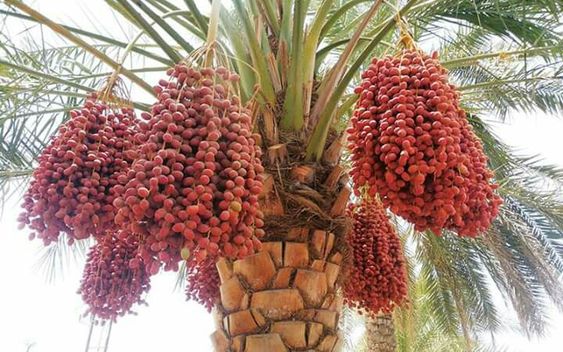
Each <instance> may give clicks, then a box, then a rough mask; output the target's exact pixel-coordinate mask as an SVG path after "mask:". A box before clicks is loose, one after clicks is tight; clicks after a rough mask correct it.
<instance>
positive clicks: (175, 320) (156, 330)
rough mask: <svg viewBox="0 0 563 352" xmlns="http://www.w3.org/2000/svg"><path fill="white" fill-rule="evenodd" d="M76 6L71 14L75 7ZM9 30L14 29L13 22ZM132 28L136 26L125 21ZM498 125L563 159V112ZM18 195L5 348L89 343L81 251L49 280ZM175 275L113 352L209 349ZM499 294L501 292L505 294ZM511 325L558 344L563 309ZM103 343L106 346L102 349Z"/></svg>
mask: <svg viewBox="0 0 563 352" xmlns="http://www.w3.org/2000/svg"><path fill="white" fill-rule="evenodd" d="M26 3H28V4H30V5H32V6H34V7H35V8H38V9H40V10H41V12H42V13H43V14H45V15H47V16H48V17H51V18H53V19H56V20H60V21H62V22H64V23H79V24H80V26H81V27H86V28H89V29H91V28H92V27H96V26H97V25H96V23H99V22H98V21H100V20H102V19H103V21H104V22H103V27H104V28H110V30H112V29H115V30H119V31H121V30H122V29H121V28H122V27H123V28H125V27H126V26H124V25H123V24H122V26H121V27H120V26H119V25H118V24H116V23H115V18H114V17H112V16H111V15H110V12H109V10H108V9H107V6H106V5H105V4H104V2H103V1H102V0H96V1H86V0H57V1H47V0H36V1H29V0H28V1H26ZM70 14H72V16H71V15H70ZM11 30H14V29H13V28H11ZM125 32H126V34H127V35H129V36H132V34H133V33H134V31H131V30H128V29H126V28H125ZM492 123H493V126H494V129H495V131H496V133H497V134H498V135H499V136H500V137H501V139H502V140H504V141H505V142H506V143H508V144H509V145H511V146H513V147H515V148H517V149H518V151H520V152H521V153H522V154H524V155H526V154H527V155H529V154H539V155H541V156H542V157H543V159H544V160H545V161H546V162H547V163H550V164H555V165H559V166H561V167H563V153H562V152H561V151H562V150H563V138H562V137H561V135H562V132H563V117H562V116H558V117H556V116H545V115H543V114H536V113H518V114H512V115H511V116H510V117H509V119H508V120H507V122H506V123H499V122H492ZM18 203H19V199H12V200H11V201H10V202H9V203H8V204H4V212H3V214H2V217H1V218H0V278H1V279H2V285H1V286H0V351H1V352H20V351H22V352H23V351H27V348H28V347H29V351H31V352H76V351H84V349H85V345H86V339H87V335H88V331H89V327H90V322H89V320H88V319H84V318H81V315H82V313H84V312H85V310H86V308H85V306H84V304H83V303H82V301H81V298H80V295H78V294H77V293H76V291H77V289H78V287H79V284H80V277H81V271H82V267H83V263H84V260H83V258H78V259H76V260H72V259H71V260H69V261H68V262H65V263H64V268H65V269H64V270H63V273H59V275H57V277H56V278H55V279H53V280H48V276H47V275H46V273H45V270H44V269H45V266H44V265H43V266H42V265H40V263H39V262H40V257H41V254H42V248H41V244H40V243H39V242H38V241H33V242H30V241H29V240H28V239H27V235H26V233H25V231H19V230H17V228H16V222H15V219H16V217H17V215H18V213H19V211H20V210H19V206H18ZM176 277H177V275H176V274H174V273H165V274H159V275H158V276H156V277H154V278H153V280H152V288H151V291H150V293H149V294H148V296H147V299H146V300H147V302H148V304H149V306H148V307H145V306H142V307H139V308H138V309H136V311H137V312H138V315H136V316H135V315H132V316H126V317H124V318H122V319H120V320H119V321H118V323H116V324H114V325H113V327H112V333H111V340H110V344H109V350H108V351H110V352H121V351H136V352H148V351H151V352H152V351H155V350H156V351H180V350H182V351H194V352H200V351H201V352H205V351H211V344H210V342H209V341H210V340H209V334H211V333H212V332H213V330H214V328H213V321H212V318H211V315H210V314H208V313H207V311H206V310H205V309H204V308H202V307H200V306H199V305H197V304H195V303H192V302H186V300H185V296H184V293H183V290H182V289H180V290H175V283H176ZM499 299H500V297H499ZM505 324H506V327H507V331H506V332H504V333H501V334H499V335H497V336H496V338H495V341H496V343H497V344H498V346H504V347H507V348H508V351H511V352H532V351H534V352H536V351H542V352H560V351H561V346H563V315H562V314H560V313H558V312H557V311H556V310H555V309H552V321H551V328H550V329H548V331H547V333H546V336H544V337H542V338H539V339H538V338H536V339H532V340H527V339H526V338H525V337H524V336H522V335H519V334H518V333H515V332H513V331H510V327H513V326H514V325H515V324H516V321H515V319H514V316H513V315H512V314H510V312H507V315H506V319H505ZM105 333H106V331H104V328H102V327H96V328H95V329H94V331H93V334H92V340H91V349H90V350H89V351H98V349H97V347H98V346H102V345H103V339H104V338H105V336H106V334H105ZM99 351H102V349H99Z"/></svg>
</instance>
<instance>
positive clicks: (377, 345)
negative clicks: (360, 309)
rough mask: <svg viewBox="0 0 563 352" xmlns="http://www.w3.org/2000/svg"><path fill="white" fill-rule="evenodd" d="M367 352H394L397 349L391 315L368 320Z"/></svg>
mask: <svg viewBox="0 0 563 352" xmlns="http://www.w3.org/2000/svg"><path fill="white" fill-rule="evenodd" d="M366 342H367V346H368V348H367V352H394V351H395V349H396V348H397V342H396V340H395V326H394V324H393V316H392V315H391V314H381V315H379V316H377V317H376V318H367V319H366Z"/></svg>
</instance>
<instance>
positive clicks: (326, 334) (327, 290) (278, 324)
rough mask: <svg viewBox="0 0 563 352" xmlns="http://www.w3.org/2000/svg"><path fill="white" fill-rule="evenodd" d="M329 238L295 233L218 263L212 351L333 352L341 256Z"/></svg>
mask: <svg viewBox="0 0 563 352" xmlns="http://www.w3.org/2000/svg"><path fill="white" fill-rule="evenodd" d="M334 239H335V238H334V234H333V233H330V232H326V231H323V230H317V229H307V228H294V229H292V230H290V231H289V233H288V234H287V236H285V240H284V241H272V242H264V248H263V250H262V251H261V252H260V253H257V254H254V255H251V256H249V257H247V258H245V259H242V260H237V261H235V262H233V263H230V262H228V261H227V260H224V259H223V260H221V261H220V262H219V263H218V265H217V267H218V269H219V273H220V277H221V302H222V306H221V307H220V308H219V310H220V312H219V313H218V314H219V316H220V320H218V321H219V322H220V326H219V327H218V330H217V331H216V332H215V333H214V334H213V336H212V339H213V342H214V346H215V351H217V352H227V351H232V352H243V351H244V352H265V351H271V352H276V351H287V352H289V351H326V352H330V351H338V350H339V347H338V346H339V342H340V339H339V338H338V336H337V331H336V329H337V325H338V319H339V315H340V310H341V306H342V302H341V300H340V298H339V297H338V296H337V294H336V279H337V277H338V275H339V273H340V264H341V262H342V254H341V253H339V252H338V251H337V250H336V249H335V248H334Z"/></svg>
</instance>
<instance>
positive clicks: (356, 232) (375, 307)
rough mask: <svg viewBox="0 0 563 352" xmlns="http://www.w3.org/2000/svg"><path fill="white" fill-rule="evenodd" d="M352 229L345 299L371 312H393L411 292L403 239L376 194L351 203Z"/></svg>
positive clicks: (349, 241)
mask: <svg viewBox="0 0 563 352" xmlns="http://www.w3.org/2000/svg"><path fill="white" fill-rule="evenodd" d="M348 213H349V216H350V217H351V218H352V229H351V231H350V232H349V234H348V235H347V237H346V240H347V243H348V246H349V248H350V251H351V255H352V262H351V267H350V272H349V274H348V277H347V279H346V282H345V284H344V299H345V301H346V302H347V304H349V305H350V306H352V307H355V308H359V309H363V310H365V311H366V312H367V313H368V314H370V315H376V314H378V313H380V312H384V313H390V312H391V311H392V309H393V308H394V307H395V306H398V305H400V304H401V303H402V302H403V301H404V300H405V297H406V295H407V274H406V268H405V261H404V257H403V252H402V249H401V241H400V239H399V236H398V235H397V232H396V231H395V229H394V228H393V226H392V225H391V224H390V222H389V219H388V218H387V214H386V213H385V208H384V207H383V205H382V204H381V203H380V202H379V201H378V200H377V199H375V198H369V199H364V200H361V201H360V203H359V204H357V205H350V206H349V209H348Z"/></svg>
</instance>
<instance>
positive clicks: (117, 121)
mask: <svg viewBox="0 0 563 352" xmlns="http://www.w3.org/2000/svg"><path fill="white" fill-rule="evenodd" d="M113 82H114V83H111V84H108V85H107V86H106V88H105V90H103V91H102V93H100V94H101V95H103V96H101V97H100V94H98V93H92V94H90V95H89V96H88V97H87V98H86V100H85V102H84V105H83V107H82V108H81V109H77V110H73V111H71V112H70V119H69V120H68V121H67V122H65V123H64V124H63V125H62V126H61V127H60V129H59V131H58V133H57V134H56V135H55V136H54V137H53V138H52V140H51V142H50V143H49V145H48V146H47V147H46V148H45V150H44V151H43V152H42V153H41V155H40V156H39V159H38V161H39V165H38V166H37V168H36V169H35V171H34V172H33V177H32V181H31V183H30V186H29V189H28V190H27V193H26V194H25V196H24V202H23V205H22V207H23V208H24V211H23V213H22V214H21V215H20V216H19V218H18V220H19V222H20V226H21V227H22V228H23V227H25V226H27V227H28V228H29V229H31V231H32V233H31V237H32V238H33V237H37V238H40V239H42V240H43V242H44V243H45V244H46V245H48V244H49V243H51V242H54V241H56V240H57V239H58V237H59V235H60V234H66V235H67V237H68V238H69V241H70V242H72V241H73V240H77V239H84V238H87V237H89V236H99V235H102V234H103V233H104V232H105V231H106V230H108V229H110V228H113V226H114V225H113V224H114V223H113V217H114V208H113V205H112V203H113V199H114V196H113V194H112V192H111V188H112V186H113V185H115V184H117V180H116V175H117V173H118V172H120V171H121V170H124V169H126V168H127V167H128V166H129V165H130V162H131V161H132V159H133V157H134V155H131V154H129V153H130V152H131V148H132V144H133V135H134V133H135V132H134V128H135V122H136V121H135V115H134V112H133V109H132V108H130V107H116V106H115V104H114V102H112V103H108V101H110V99H107V98H108V97H110V96H112V94H109V95H107V94H108V93H104V92H109V93H111V92H112V90H113V89H114V87H115V81H113ZM120 105H122V106H126V105H125V104H120Z"/></svg>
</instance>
